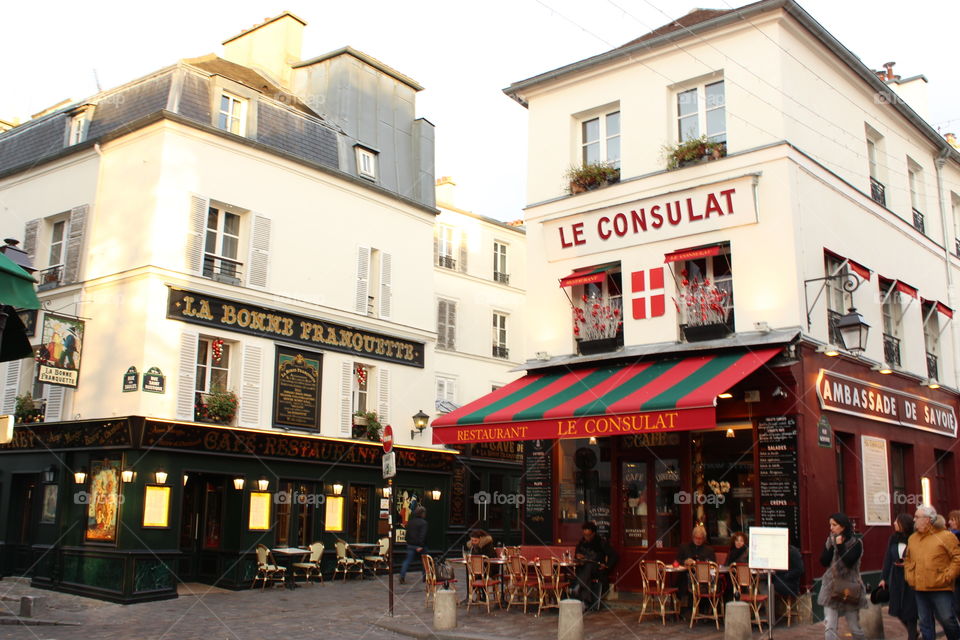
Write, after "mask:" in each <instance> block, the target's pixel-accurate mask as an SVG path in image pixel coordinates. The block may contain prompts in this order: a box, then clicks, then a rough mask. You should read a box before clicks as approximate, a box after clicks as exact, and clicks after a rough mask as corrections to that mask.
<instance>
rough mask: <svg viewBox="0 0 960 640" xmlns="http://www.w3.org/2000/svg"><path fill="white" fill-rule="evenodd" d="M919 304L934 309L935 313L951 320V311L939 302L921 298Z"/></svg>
mask: <svg viewBox="0 0 960 640" xmlns="http://www.w3.org/2000/svg"><path fill="white" fill-rule="evenodd" d="M920 302H921V303H922V304H925V305H930V306H933V307H936V309H937V311H939V312H940V313H942V314H943V315H945V316H947V317H948V318H950V319H953V309H951V308H950V307H948V306H947V305H945V304H943V303H942V302H940V301H939V300H927V299H926V298H923V297H921V298H920Z"/></svg>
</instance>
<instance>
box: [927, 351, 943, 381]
mask: <svg viewBox="0 0 960 640" xmlns="http://www.w3.org/2000/svg"><path fill="white" fill-rule="evenodd" d="M939 373H940V372H939V371H938V370H937V354H935V353H930V352H927V377H928V378H930V379H931V380H939V379H940V376H939V375H938V374H939Z"/></svg>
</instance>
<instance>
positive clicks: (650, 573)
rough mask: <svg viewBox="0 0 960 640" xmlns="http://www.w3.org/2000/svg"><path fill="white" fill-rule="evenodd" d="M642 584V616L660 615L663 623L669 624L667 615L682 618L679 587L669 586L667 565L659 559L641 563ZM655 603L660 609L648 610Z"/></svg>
mask: <svg viewBox="0 0 960 640" xmlns="http://www.w3.org/2000/svg"><path fill="white" fill-rule="evenodd" d="M640 573H641V575H640V577H641V584H642V586H643V603H642V605H641V607H640V618H639V620H638V622H643V616H655V615H658V614H659V615H660V622H661V624H667V615H673V616H676V617H677V620H679V619H680V600H679V598H678V597H677V588H676V587H669V586H667V565H665V564H664V563H662V562H660V561H659V560H644V561H643V563H642V564H641V565H640ZM651 603H653V604H655V605H656V608H657V609H659V611H656V610H651V611H649V612H648V611H647V607H648V606H650V604H651Z"/></svg>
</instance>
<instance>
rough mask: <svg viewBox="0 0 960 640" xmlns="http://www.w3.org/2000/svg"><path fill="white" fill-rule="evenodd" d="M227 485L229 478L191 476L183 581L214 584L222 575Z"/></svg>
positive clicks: (183, 529)
mask: <svg viewBox="0 0 960 640" xmlns="http://www.w3.org/2000/svg"><path fill="white" fill-rule="evenodd" d="M226 486H227V478H226V477H225V476H215V475H197V476H194V475H191V476H190V479H189V481H188V482H187V484H186V486H184V488H183V504H182V506H181V510H180V513H181V519H180V551H181V553H182V555H181V558H180V572H179V575H178V578H179V579H180V580H181V581H184V582H187V581H200V582H214V581H215V580H216V579H217V576H218V575H219V572H218V567H219V562H218V561H219V555H220V549H221V541H222V538H223V517H224V508H225V505H224V495H225V493H226Z"/></svg>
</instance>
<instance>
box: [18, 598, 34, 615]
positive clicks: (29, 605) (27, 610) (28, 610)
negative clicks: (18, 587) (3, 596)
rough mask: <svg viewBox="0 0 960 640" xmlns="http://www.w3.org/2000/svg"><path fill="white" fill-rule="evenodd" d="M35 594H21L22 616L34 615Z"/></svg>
mask: <svg viewBox="0 0 960 640" xmlns="http://www.w3.org/2000/svg"><path fill="white" fill-rule="evenodd" d="M33 604H34V603H33V596H20V617H21V618H32V617H33Z"/></svg>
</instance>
